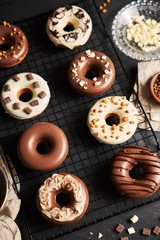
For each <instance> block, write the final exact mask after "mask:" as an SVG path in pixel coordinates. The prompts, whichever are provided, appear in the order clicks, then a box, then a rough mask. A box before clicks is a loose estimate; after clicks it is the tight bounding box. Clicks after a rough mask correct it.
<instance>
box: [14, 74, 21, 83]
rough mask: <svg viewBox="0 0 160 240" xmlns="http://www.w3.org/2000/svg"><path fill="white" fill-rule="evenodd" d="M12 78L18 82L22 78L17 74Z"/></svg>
mask: <svg viewBox="0 0 160 240" xmlns="http://www.w3.org/2000/svg"><path fill="white" fill-rule="evenodd" d="M12 78H13V80H14V81H15V82H18V81H19V80H20V78H19V77H18V76H17V75H14V76H13V77H12Z"/></svg>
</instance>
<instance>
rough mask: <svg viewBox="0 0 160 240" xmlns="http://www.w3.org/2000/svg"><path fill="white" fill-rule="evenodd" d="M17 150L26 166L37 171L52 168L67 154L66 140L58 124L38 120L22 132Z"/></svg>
mask: <svg viewBox="0 0 160 240" xmlns="http://www.w3.org/2000/svg"><path fill="white" fill-rule="evenodd" d="M40 146H41V148H40V149H39V147H40ZM43 148H44V149H43ZM17 152H18V156H19V159H20V160H21V162H22V163H23V164H24V165H25V166H26V167H28V168H31V169H35V170H39V171H48V170H53V169H55V168H57V167H58V166H59V165H60V164H61V163H62V162H63V161H64V160H65V158H66V156H67V154H68V140H67V138H66V135H65V134H64V132H63V131H62V130H61V129H60V128H59V127H58V126H56V125H54V124H52V123H48V122H39V123H35V124H33V125H31V126H30V127H28V128H27V129H26V130H25V131H24V132H23V133H22V135H21V137H20V139H19V141H18V144H17Z"/></svg>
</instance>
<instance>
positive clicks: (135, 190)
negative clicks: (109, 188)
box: [111, 146, 160, 199]
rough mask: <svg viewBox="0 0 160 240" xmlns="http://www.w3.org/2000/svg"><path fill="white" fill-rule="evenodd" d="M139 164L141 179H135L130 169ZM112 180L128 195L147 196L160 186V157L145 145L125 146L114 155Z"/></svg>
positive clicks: (134, 196) (135, 196)
mask: <svg viewBox="0 0 160 240" xmlns="http://www.w3.org/2000/svg"><path fill="white" fill-rule="evenodd" d="M135 166H139V167H140V168H141V169H142V171H143V174H142V178H141V179H133V178H132V177H131V176H130V171H131V170H132V169H133V168H134V167H135ZM111 180H112V182H113V184H114V186H115V188H116V189H117V190H118V191H119V192H120V193H121V194H122V195H125V196H126V197H130V198H140V199H143V198H147V197H149V196H151V195H152V194H154V193H155V192H156V191H157V190H158V189H159V186H160V159H159V158H158V157H157V153H154V152H152V151H150V150H148V149H147V148H143V147H132V146H131V147H125V148H123V149H121V150H120V152H119V153H118V154H117V155H116V156H115V157H114V159H113V164H112V167H111Z"/></svg>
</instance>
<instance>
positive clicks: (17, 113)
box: [1, 72, 50, 119]
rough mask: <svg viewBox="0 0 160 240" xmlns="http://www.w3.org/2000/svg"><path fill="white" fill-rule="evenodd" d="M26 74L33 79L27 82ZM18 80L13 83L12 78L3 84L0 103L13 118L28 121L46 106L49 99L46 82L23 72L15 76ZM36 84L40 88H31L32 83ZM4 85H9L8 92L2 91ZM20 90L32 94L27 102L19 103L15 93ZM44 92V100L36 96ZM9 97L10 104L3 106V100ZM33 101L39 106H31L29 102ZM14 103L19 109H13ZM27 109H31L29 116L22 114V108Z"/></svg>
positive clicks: (37, 76) (35, 75) (39, 77)
mask: <svg viewBox="0 0 160 240" xmlns="http://www.w3.org/2000/svg"><path fill="white" fill-rule="evenodd" d="M27 74H32V76H33V79H32V80H28V79H27V77H26V75H27ZM16 76H18V77H19V78H20V80H19V81H17V82H16V81H15V80H14V79H13V78H12V77H11V78H10V79H9V80H8V81H7V82H6V83H5V84H4V86H3V88H2V92H1V102H2V105H3V107H4V109H5V110H6V112H7V113H8V114H9V115H11V116H12V117H14V118H17V119H29V118H32V117H35V116H37V115H39V114H40V113H42V112H43V111H44V110H45V108H46V107H47V105H48V102H49V99H50V90H49V87H48V84H47V82H46V81H45V80H44V79H43V78H42V77H41V76H39V75H37V74H35V73H30V72H24V73H19V74H16ZM36 81H37V82H38V83H39V85H40V87H39V88H34V87H33V82H36ZM6 85H9V86H10V88H11V90H10V91H4V88H5V86H6ZM22 89H29V90H30V91H31V92H32V94H33V95H32V99H31V100H30V101H28V102H23V101H20V99H19V98H18V96H17V93H18V92H19V91H20V90H22ZM42 91H44V92H45V93H46V96H45V97H44V98H40V97H39V96H38V94H39V93H40V92H42ZM7 97H9V98H10V100H11V101H10V102H9V103H7V104H5V102H4V99H5V98H7ZM34 100H38V102H39V105H37V106H31V102H32V101H34ZM14 103H19V104H20V109H16V110H15V109H14V108H13V104H14ZM26 107H29V108H31V110H32V112H31V113H30V114H27V113H26V112H24V108H26Z"/></svg>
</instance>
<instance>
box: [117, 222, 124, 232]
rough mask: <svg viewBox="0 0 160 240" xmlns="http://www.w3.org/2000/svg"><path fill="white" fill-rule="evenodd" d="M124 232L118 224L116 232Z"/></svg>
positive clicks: (122, 227)
mask: <svg viewBox="0 0 160 240" xmlns="http://www.w3.org/2000/svg"><path fill="white" fill-rule="evenodd" d="M123 230H124V226H123V225H122V224H120V223H119V224H118V226H117V227H116V231H117V232H119V233H121V232H122V231H123Z"/></svg>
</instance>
